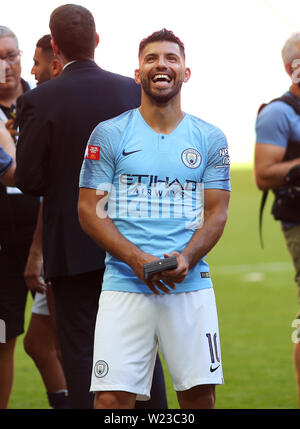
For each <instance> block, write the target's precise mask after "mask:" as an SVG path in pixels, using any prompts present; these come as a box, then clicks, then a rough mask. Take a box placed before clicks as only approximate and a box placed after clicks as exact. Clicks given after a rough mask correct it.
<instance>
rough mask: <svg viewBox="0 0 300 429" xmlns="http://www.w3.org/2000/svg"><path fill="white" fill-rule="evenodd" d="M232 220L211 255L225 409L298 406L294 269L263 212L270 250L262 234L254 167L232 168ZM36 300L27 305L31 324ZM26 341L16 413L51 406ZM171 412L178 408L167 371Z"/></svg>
mask: <svg viewBox="0 0 300 429" xmlns="http://www.w3.org/2000/svg"><path fill="white" fill-rule="evenodd" d="M231 178H232V195H231V201H230V211H229V219H228V223H227V225H226V228H225V232H224V235H223V237H222V238H221V240H220V242H219V243H218V244H217V246H216V247H215V249H213V251H212V252H211V253H210V255H209V256H208V257H207V261H208V262H209V264H210V269H211V276H212V279H213V283H214V289H215V293H216V299H217V305H218V315H219V327H220V337H221V347H222V360H223V371H224V378H225V385H224V386H217V389H216V392H217V400H216V408H219V409H293V408H298V402H297V392H296V383H295V375H294V368H293V359H292V354H293V342H292V339H291V336H292V334H293V332H294V331H295V329H296V328H293V327H292V321H293V320H294V318H295V315H296V312H297V310H298V304H297V291H296V286H295V283H294V279H293V277H294V271H293V266H292V262H291V259H290V256H289V254H288V251H287V249H286V246H285V243H284V239H283V236H282V233H281V231H280V225H279V223H278V222H275V221H274V220H273V218H272V216H271V215H270V205H271V201H272V200H273V196H272V195H271V194H270V195H269V197H268V202H267V206H266V208H265V213H264V221H263V236H264V244H265V245H264V249H261V247H260V243H259V235H258V211H259V204H260V196H261V194H260V192H259V191H258V190H257V189H256V187H255V185H254V181H253V175H252V172H251V170H249V169H248V170H247V169H240V170H239V169H233V170H232V173H231ZM31 305H32V301H31V298H30V297H29V299H28V303H27V312H26V323H28V321H29V317H30V310H31ZM22 340H23V338H22V337H20V338H19V339H18V343H17V347H16V354H15V380H14V386H13V391H12V395H11V400H10V404H9V408H10V409H43V408H49V406H48V403H47V399H46V392H45V387H44V385H43V382H42V380H41V376H40V374H39V372H38V371H37V369H36V368H35V366H34V363H33V362H32V361H31V359H30V358H29V357H28V356H27V355H26V354H25V352H24V350H23V344H22ZM165 375H166V382H167V389H168V401H169V407H170V408H178V403H177V399H176V395H175V393H174V392H173V387H172V383H171V380H170V377H169V374H168V371H167V369H166V370H165Z"/></svg>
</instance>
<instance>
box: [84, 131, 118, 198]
mask: <svg viewBox="0 0 300 429" xmlns="http://www.w3.org/2000/svg"><path fill="white" fill-rule="evenodd" d="M114 172H115V162H114V150H113V142H112V137H111V135H110V133H109V132H108V130H107V128H106V126H105V125H104V124H99V125H98V126H97V127H96V128H95V129H94V131H93V132H92V134H91V136H90V138H89V141H88V143H87V147H86V150H85V154H84V160H83V164H82V167H81V172H80V180H79V187H80V188H91V189H101V190H103V191H108V192H109V191H110V189H111V184H112V183H113V178H114Z"/></svg>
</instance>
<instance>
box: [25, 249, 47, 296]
mask: <svg viewBox="0 0 300 429" xmlns="http://www.w3.org/2000/svg"><path fill="white" fill-rule="evenodd" d="M42 267H43V257H42V255H41V254H40V253H39V252H35V251H30V252H29V256H28V259H27V264H26V267H25V272H24V277H25V282H26V285H27V287H28V289H30V290H32V291H34V292H40V293H42V294H44V293H46V291H47V283H45V281H44V279H43V277H42V276H41V272H42Z"/></svg>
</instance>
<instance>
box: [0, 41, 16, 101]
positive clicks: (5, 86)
mask: <svg viewBox="0 0 300 429" xmlns="http://www.w3.org/2000/svg"><path fill="white" fill-rule="evenodd" d="M14 54H15V55H16V57H15V58H16V62H15V63H14V64H9V63H8V62H7V61H5V80H6V82H5V83H0V96H1V95H5V94H7V93H8V92H9V93H11V92H13V91H14V90H15V91H17V89H18V87H19V84H20V80H21V63H20V57H18V56H17V55H18V54H19V50H18V46H17V44H16V42H15V40H14V39H13V38H12V37H1V38H0V58H2V59H3V58H5V57H7V55H12V56H13V55H14Z"/></svg>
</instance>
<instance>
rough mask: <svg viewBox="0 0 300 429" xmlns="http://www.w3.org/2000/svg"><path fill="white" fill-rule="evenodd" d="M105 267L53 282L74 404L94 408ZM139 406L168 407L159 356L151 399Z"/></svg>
mask: <svg viewBox="0 0 300 429" xmlns="http://www.w3.org/2000/svg"><path fill="white" fill-rule="evenodd" d="M102 277H103V270H99V271H93V272H89V273H83V274H79V275H76V276H67V277H56V278H53V279H51V283H52V285H53V293H54V301H55V312H56V323H57V331H58V332H57V333H58V338H59V342H60V347H61V356H62V365H63V368H64V373H65V377H66V381H67V386H68V391H69V397H70V403H71V408H73V409H92V408H93V399H94V395H93V393H91V392H90V391H89V390H90V381H91V374H92V366H93V347H94V329H95V323H96V316H97V311H98V301H99V297H100V293H101V284H102ZM136 408H137V409H139V408H147V409H167V397H166V389H165V381H164V374H163V369H162V365H161V362H160V360H159V357H158V358H157V360H156V365H155V369H154V374H153V383H152V389H151V399H150V400H149V401H145V402H143V401H137V403H136Z"/></svg>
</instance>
